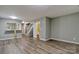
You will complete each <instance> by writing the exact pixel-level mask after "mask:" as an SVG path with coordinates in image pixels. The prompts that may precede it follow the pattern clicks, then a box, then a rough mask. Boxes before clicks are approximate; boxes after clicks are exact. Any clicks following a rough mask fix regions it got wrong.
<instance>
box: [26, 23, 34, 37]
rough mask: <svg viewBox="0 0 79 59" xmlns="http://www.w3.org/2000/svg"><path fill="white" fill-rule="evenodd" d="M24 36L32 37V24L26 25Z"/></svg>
mask: <svg viewBox="0 0 79 59" xmlns="http://www.w3.org/2000/svg"><path fill="white" fill-rule="evenodd" d="M25 32H26V35H27V36H31V37H33V24H31V23H29V24H26V31H25Z"/></svg>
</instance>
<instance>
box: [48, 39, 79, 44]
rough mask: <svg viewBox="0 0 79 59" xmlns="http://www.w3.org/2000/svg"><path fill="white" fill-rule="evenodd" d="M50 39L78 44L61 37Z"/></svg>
mask: <svg viewBox="0 0 79 59" xmlns="http://www.w3.org/2000/svg"><path fill="white" fill-rule="evenodd" d="M50 39H52V40H57V41H62V42H67V43H74V44H79V43H78V42H73V41H68V40H63V39H57V38H50ZM50 39H49V40H50Z"/></svg>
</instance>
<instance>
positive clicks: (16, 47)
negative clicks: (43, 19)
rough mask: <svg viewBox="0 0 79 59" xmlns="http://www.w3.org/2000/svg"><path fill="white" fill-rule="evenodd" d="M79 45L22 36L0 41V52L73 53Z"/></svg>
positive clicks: (77, 49) (78, 49)
mask: <svg viewBox="0 0 79 59" xmlns="http://www.w3.org/2000/svg"><path fill="white" fill-rule="evenodd" d="M78 47H79V45H76V44H71V43H65V42H60V41H55V40H51V41H47V42H44V41H41V40H39V41H37V40H36V39H33V38H31V37H26V36H23V37H22V38H20V39H13V40H6V41H0V54H75V53H79V48H78Z"/></svg>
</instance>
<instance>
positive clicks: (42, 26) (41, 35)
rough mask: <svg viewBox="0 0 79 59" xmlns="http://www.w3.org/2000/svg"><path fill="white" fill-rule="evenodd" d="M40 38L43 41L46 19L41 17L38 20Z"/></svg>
mask: <svg viewBox="0 0 79 59" xmlns="http://www.w3.org/2000/svg"><path fill="white" fill-rule="evenodd" d="M40 38H41V40H45V38H46V18H45V17H43V18H41V19H40Z"/></svg>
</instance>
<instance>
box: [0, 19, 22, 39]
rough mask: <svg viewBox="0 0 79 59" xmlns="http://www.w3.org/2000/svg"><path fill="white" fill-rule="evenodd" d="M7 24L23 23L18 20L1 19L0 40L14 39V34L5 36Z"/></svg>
mask: <svg viewBox="0 0 79 59" xmlns="http://www.w3.org/2000/svg"><path fill="white" fill-rule="evenodd" d="M7 23H19V24H20V23H21V21H17V20H7V19H0V39H7V38H13V36H14V35H13V34H5V31H6V30H7ZM17 36H20V34H17Z"/></svg>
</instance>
